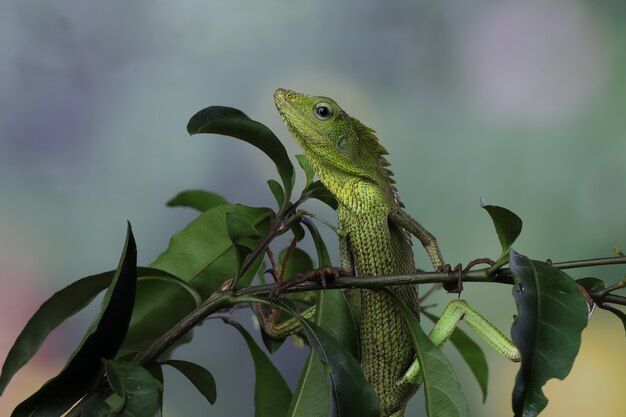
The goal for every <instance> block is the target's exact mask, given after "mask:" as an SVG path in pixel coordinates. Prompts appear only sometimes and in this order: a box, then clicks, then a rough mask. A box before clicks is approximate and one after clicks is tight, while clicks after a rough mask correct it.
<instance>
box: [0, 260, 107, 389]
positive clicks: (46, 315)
mask: <svg viewBox="0 0 626 417" xmlns="http://www.w3.org/2000/svg"><path fill="white" fill-rule="evenodd" d="M114 273H115V271H109V272H104V273H102V274H98V275H92V276H89V277H85V278H82V279H80V280H78V281H76V282H74V283H72V284H70V285H68V286H67V287H65V288H63V289H62V290H60V291H58V292H56V293H55V294H54V295H53V296H52V297H50V298H49V299H48V300H46V301H45V302H44V303H43V304H42V305H41V307H39V309H38V310H37V312H36V313H35V314H34V315H33V317H32V318H31V319H30V320H29V321H28V324H26V327H24V329H23V330H22V332H21V333H20V335H19V336H18V337H17V340H16V341H15V343H14V344H13V347H12V348H11V350H10V351H9V354H8V355H7V358H6V361H5V362H4V366H3V367H2V376H1V377H0V393H2V391H4V389H5V388H6V386H7V384H8V383H9V381H10V380H11V378H12V377H13V375H15V373H16V372H17V371H18V370H19V369H20V368H21V367H22V366H24V365H25V364H26V363H27V362H28V361H29V360H30V359H31V358H32V357H33V356H34V355H35V353H37V351H38V350H39V348H40V347H41V345H42V343H43V342H44V340H45V339H46V338H47V337H48V335H49V334H50V332H52V330H54V329H55V328H56V327H57V326H59V325H60V324H61V323H63V322H64V321H65V320H66V319H67V318H69V317H71V316H73V315H74V314H76V313H77V312H79V311H80V310H82V309H83V308H85V306H87V304H89V303H90V302H91V301H92V300H93V299H94V298H95V297H96V295H98V294H99V293H100V292H101V291H102V290H104V289H105V288H107V287H108V286H109V284H110V283H111V280H112V279H113V275H114Z"/></svg>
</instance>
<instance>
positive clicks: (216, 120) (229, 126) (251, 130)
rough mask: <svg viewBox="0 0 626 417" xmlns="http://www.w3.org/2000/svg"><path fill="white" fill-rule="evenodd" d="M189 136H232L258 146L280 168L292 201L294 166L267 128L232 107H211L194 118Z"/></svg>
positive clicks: (189, 129) (191, 120) (288, 197)
mask: <svg viewBox="0 0 626 417" xmlns="http://www.w3.org/2000/svg"><path fill="white" fill-rule="evenodd" d="M187 132H189V134H190V135H195V134H198V133H215V134H218V135H226V136H231V137H234V138H238V139H241V140H243V141H245V142H248V143H250V144H252V145H254V146H256V147H257V148H259V149H260V150H261V151H263V152H264V153H265V154H266V155H267V156H269V157H270V159H271V160H272V161H273V162H274V164H276V168H277V169H278V174H279V175H280V178H281V180H282V182H283V187H284V189H285V200H289V199H290V197H291V191H292V190H293V183H294V169H293V165H292V164H291V161H290V160H289V156H288V155H287V151H286V150H285V147H284V146H283V144H282V143H281V142H280V140H279V139H278V138H277V137H276V136H275V135H274V133H272V131H271V130H270V129H269V128H268V127H267V126H265V125H263V124H261V123H259V122H257V121H254V120H252V119H250V118H249V117H248V116H246V115H245V114H244V113H243V112H241V111H240V110H237V109H234V108H232V107H222V106H211V107H207V108H205V109H203V110H200V111H199V112H198V113H196V114H195V115H193V116H192V117H191V119H190V120H189V123H188V124H187Z"/></svg>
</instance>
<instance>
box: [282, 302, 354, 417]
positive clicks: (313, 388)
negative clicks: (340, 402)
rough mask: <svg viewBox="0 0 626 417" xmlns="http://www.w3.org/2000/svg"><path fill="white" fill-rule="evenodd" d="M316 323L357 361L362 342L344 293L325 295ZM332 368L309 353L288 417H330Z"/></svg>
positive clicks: (316, 314)
mask: <svg viewBox="0 0 626 417" xmlns="http://www.w3.org/2000/svg"><path fill="white" fill-rule="evenodd" d="M315 323H316V324H318V325H319V326H320V327H322V328H323V329H325V330H326V331H327V332H328V333H329V334H330V335H332V337H334V338H335V339H336V340H337V341H338V342H339V343H341V344H342V345H343V346H345V347H346V349H347V350H348V351H349V352H350V354H351V355H352V356H353V357H354V358H357V357H358V354H359V345H358V343H359V340H358V335H357V328H356V323H355V321H354V317H353V314H352V310H351V309H350V305H349V304H348V301H347V300H346V297H345V295H344V293H343V292H342V291H337V290H333V291H322V292H321V293H320V297H319V300H318V302H317V305H316V311H315ZM328 374H329V369H328V366H327V365H326V364H325V363H324V362H322V361H321V360H320V357H319V356H318V355H317V354H315V353H313V352H310V353H309V357H308V358H307V361H306V363H305V365H304V369H303V370H302V373H301V374H300V379H299V380H298V386H297V387H296V390H295V392H294V394H293V398H292V400H291V404H290V406H289V412H288V413H287V416H290V417H297V416H307V417H327V416H328V411H329V407H330V398H329V390H328V386H327V383H326V381H327V380H328Z"/></svg>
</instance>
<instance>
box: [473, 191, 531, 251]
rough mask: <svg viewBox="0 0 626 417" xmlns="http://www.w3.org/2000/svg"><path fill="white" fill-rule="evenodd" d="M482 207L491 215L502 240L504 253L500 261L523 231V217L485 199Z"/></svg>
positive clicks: (501, 244)
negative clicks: (489, 203)
mask: <svg viewBox="0 0 626 417" xmlns="http://www.w3.org/2000/svg"><path fill="white" fill-rule="evenodd" d="M481 207H482V208H484V209H485V210H487V213H489V216H491V220H492V221H493V225H494V226H495V228H496V233H497V234H498V239H499V240H500V246H502V255H501V256H500V259H499V260H498V261H500V260H504V259H505V257H506V256H508V253H509V249H511V246H512V245H513V242H515V240H516V239H517V237H518V236H519V235H520V233H521V232H522V219H520V218H519V217H518V216H517V215H516V214H515V213H513V212H512V211H510V210H507V209H505V208H504V207H499V206H493V205H488V204H485V202H484V201H483V200H481ZM498 263H499V262H498ZM505 263H506V262H505Z"/></svg>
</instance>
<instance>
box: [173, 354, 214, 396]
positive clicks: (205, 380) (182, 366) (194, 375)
mask: <svg viewBox="0 0 626 417" xmlns="http://www.w3.org/2000/svg"><path fill="white" fill-rule="evenodd" d="M162 363H164V364H166V365H170V366H173V367H174V368H176V369H178V371H179V372H180V373H182V374H183V375H185V376H186V377H187V379H189V381H191V383H192V384H193V385H194V387H196V389H197V390H198V391H200V394H202V395H203V396H204V398H206V399H207V401H208V402H209V403H210V404H215V400H216V399H217V387H216V385H215V379H214V378H213V375H211V372H209V371H207V370H206V369H204V368H203V367H202V366H200V365H196V364H195V363H191V362H187V361H180V360H169V361H165V362H162Z"/></svg>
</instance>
